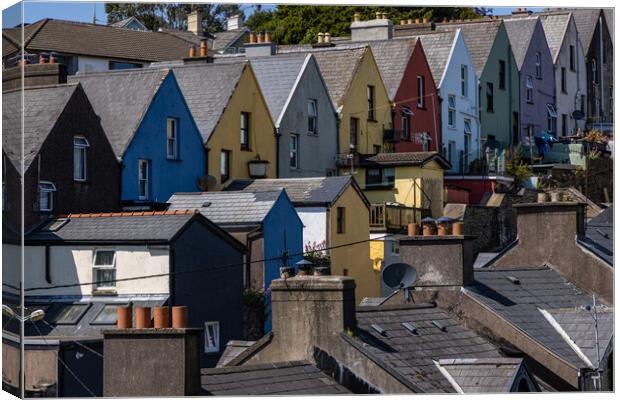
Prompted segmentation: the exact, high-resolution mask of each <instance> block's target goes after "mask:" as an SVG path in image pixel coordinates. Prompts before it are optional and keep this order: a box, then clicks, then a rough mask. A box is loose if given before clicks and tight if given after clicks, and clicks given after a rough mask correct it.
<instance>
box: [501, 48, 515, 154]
mask: <svg viewBox="0 0 620 400" xmlns="http://www.w3.org/2000/svg"><path fill="white" fill-rule="evenodd" d="M507 50H508V51H507V53H506V60H507V61H508V62H507V63H506V68H508V71H505V73H506V74H505V77H504V79H505V78H508V82H507V83H508V121H509V122H508V147H512V144H513V143H514V138H513V137H512V120H513V116H512V113H513V112H514V111H513V109H512V99H513V97H512V62H511V57H510V54H511V53H512V48H511V47H510V44H509V45H508V48H507ZM517 126H518V124H517ZM504 154H505V153H504Z"/></svg>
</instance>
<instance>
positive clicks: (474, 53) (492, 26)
mask: <svg viewBox="0 0 620 400" xmlns="http://www.w3.org/2000/svg"><path fill="white" fill-rule="evenodd" d="M501 24H502V21H501V20H490V21H484V22H482V21H480V22H477V21H474V22H469V23H462V24H453V23H447V24H437V25H436V29H437V30H440V31H450V30H456V29H461V31H462V32H463V38H464V39H465V43H466V44H467V50H469V56H470V57H471V60H472V62H473V63H474V66H475V67H476V73H477V74H478V76H480V75H481V74H482V71H483V70H484V66H485V65H486V63H487V60H488V58H489V54H490V53H491V48H492V47H493V43H495V37H496V36H497V32H498V31H499V27H500V25H501Z"/></svg>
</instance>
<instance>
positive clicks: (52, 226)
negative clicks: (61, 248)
mask: <svg viewBox="0 0 620 400" xmlns="http://www.w3.org/2000/svg"><path fill="white" fill-rule="evenodd" d="M67 222H69V218H58V219H55V220H53V221H52V222H50V223H49V224H47V225H45V226H44V227H43V228H41V232H56V231H57V230H59V229H60V228H62V227H63V226H64V225H65V224H66V223H67Z"/></svg>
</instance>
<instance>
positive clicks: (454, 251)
mask: <svg viewBox="0 0 620 400" xmlns="http://www.w3.org/2000/svg"><path fill="white" fill-rule="evenodd" d="M473 240H474V237H473V236H462V235H458V236H457V235H446V236H436V235H428V236H412V237H407V238H404V239H401V240H400V258H401V261H402V262H403V263H406V264H409V265H412V266H414V267H415V268H416V271H417V273H418V277H417V280H416V282H415V284H414V287H415V288H416V289H418V288H425V289H431V288H434V289H438V288H440V287H441V288H444V287H450V286H452V287H453V288H457V287H462V286H467V285H470V284H471V283H472V282H473V279H474V253H473Z"/></svg>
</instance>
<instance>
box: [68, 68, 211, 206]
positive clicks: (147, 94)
mask: <svg viewBox="0 0 620 400" xmlns="http://www.w3.org/2000/svg"><path fill="white" fill-rule="evenodd" d="M70 80H72V81H79V82H80V83H81V84H82V86H83V87H84V91H85V92H86V94H87V96H88V98H89V100H90V101H91V103H92V105H93V108H94V110H95V112H96V113H97V115H99V117H100V118H101V125H102V127H103V129H104V131H105V133H106V135H107V137H108V140H109V141H110V144H111V145H112V148H113V149H114V152H115V154H116V156H117V158H118V159H119V160H121V161H122V171H121V200H122V201H123V202H125V203H163V202H165V201H166V200H167V199H168V198H169V197H170V196H171V195H172V194H174V193H176V192H186V191H193V190H197V186H196V182H197V180H198V178H199V177H200V176H202V175H205V173H206V172H205V171H206V151H205V148H204V146H203V143H202V137H201V135H200V131H199V130H198V127H197V126H196V123H195V121H194V118H193V117H192V114H191V112H190V111H189V108H188V106H187V103H186V102H185V99H184V97H183V94H182V92H181V90H180V88H179V85H178V83H177V81H176V78H175V76H174V73H173V72H172V71H171V70H170V69H167V68H163V69H151V68H149V69H143V70H125V71H110V72H103V73H92V74H80V75H76V76H73V77H70Z"/></svg>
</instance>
